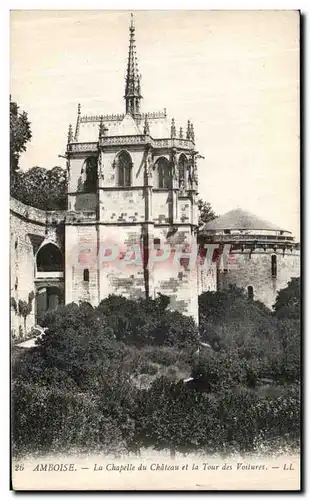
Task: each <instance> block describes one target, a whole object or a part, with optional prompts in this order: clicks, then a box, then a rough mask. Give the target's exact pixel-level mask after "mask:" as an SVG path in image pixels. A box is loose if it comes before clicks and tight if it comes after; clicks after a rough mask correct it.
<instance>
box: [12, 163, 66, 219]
mask: <svg viewBox="0 0 310 500" xmlns="http://www.w3.org/2000/svg"><path fill="white" fill-rule="evenodd" d="M12 195H13V196H14V197H15V198H17V199H18V200H20V201H22V202H23V203H25V204H26V205H31V206H33V207H35V208H40V209H41V210H65V209H66V206H67V175H66V171H65V170H64V169H62V168H61V167H58V166H56V167H54V168H52V169H51V170H47V169H45V168H42V167H33V168H30V169H29V170H27V171H25V172H17V174H16V178H15V183H14V187H13V189H12Z"/></svg>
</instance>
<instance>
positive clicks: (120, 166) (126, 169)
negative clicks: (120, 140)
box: [116, 151, 132, 187]
mask: <svg viewBox="0 0 310 500" xmlns="http://www.w3.org/2000/svg"><path fill="white" fill-rule="evenodd" d="M116 167H117V179H118V186H120V187H127V186H131V182H132V179H131V178H132V160H131V156H130V154H129V153H127V151H121V152H120V153H119V154H118V155H117V158H116Z"/></svg>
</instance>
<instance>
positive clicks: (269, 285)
mask: <svg viewBox="0 0 310 500" xmlns="http://www.w3.org/2000/svg"><path fill="white" fill-rule="evenodd" d="M273 254H276V256H277V277H276V278H273V277H272V271H271V256H272V255H273ZM298 276H300V255H299V250H297V249H293V250H292V252H291V251H290V250H286V251H285V253H283V251H282V249H278V250H277V251H276V252H275V251H274V250H273V249H267V250H266V251H264V250H261V249H256V250H254V251H252V253H250V251H249V250H248V249H245V250H244V252H240V251H236V250H232V251H231V254H230V259H229V262H228V269H227V272H219V274H218V289H219V290H221V289H225V288H227V287H228V286H229V285H236V286H238V287H240V288H243V289H244V290H245V291H247V287H248V286H252V287H253V289H254V299H255V300H260V301H261V302H263V303H264V304H265V305H266V306H268V307H270V308H271V307H272V305H273V304H274V302H275V299H276V296H277V292H278V291H279V290H281V289H282V288H285V287H286V286H287V284H288V282H289V281H290V279H291V278H293V277H298Z"/></svg>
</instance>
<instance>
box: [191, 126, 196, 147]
mask: <svg viewBox="0 0 310 500" xmlns="http://www.w3.org/2000/svg"><path fill="white" fill-rule="evenodd" d="M191 139H192V141H193V142H195V132H194V125H193V124H192V123H191Z"/></svg>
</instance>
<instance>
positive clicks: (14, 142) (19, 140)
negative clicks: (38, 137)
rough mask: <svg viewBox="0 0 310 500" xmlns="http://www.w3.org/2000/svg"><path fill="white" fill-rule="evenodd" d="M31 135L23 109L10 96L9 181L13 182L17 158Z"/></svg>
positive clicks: (17, 166) (24, 148) (16, 169)
mask: <svg viewBox="0 0 310 500" xmlns="http://www.w3.org/2000/svg"><path fill="white" fill-rule="evenodd" d="M31 137H32V134H31V129H30V122H29V120H28V115H27V113H26V112H25V111H20V109H19V106H18V105H17V104H16V102H14V101H11V98H10V172H11V182H12V183H13V182H14V178H15V175H16V172H17V171H18V168H19V165H18V163H19V158H20V154H21V153H22V152H23V151H26V144H27V142H29V141H30V139H31Z"/></svg>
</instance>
